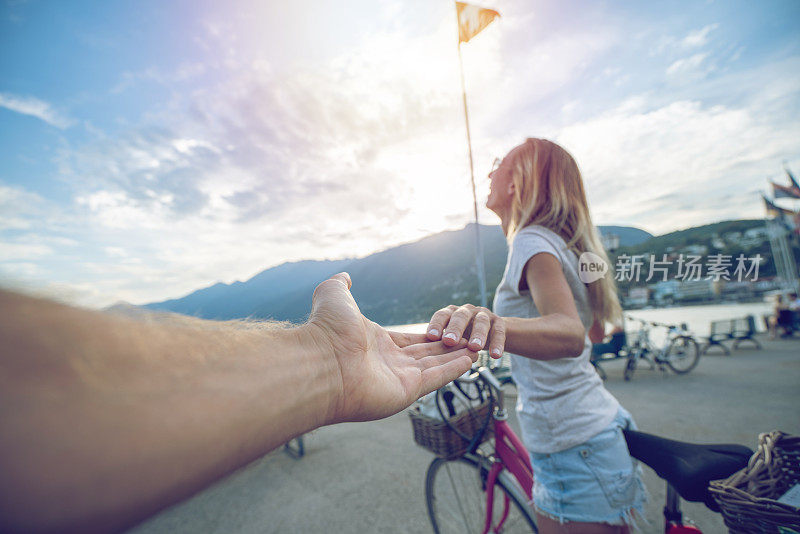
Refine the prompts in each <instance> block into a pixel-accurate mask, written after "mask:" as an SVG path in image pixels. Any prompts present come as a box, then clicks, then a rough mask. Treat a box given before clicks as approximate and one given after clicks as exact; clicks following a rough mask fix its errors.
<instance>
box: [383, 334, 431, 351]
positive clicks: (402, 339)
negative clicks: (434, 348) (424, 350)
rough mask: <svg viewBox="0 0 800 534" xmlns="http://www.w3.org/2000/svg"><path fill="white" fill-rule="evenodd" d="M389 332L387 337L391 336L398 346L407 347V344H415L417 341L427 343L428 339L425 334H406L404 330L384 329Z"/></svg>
mask: <svg viewBox="0 0 800 534" xmlns="http://www.w3.org/2000/svg"><path fill="white" fill-rule="evenodd" d="M386 332H387V333H388V334H389V337H391V338H392V341H394V343H395V345H397V346H398V347H400V348H403V347H408V346H409V345H416V344H417V343H427V342H429V341H430V340H429V339H428V336H427V335H426V334H408V333H405V332H392V331H390V330H387V331H386Z"/></svg>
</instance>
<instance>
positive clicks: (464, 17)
mask: <svg viewBox="0 0 800 534" xmlns="http://www.w3.org/2000/svg"><path fill="white" fill-rule="evenodd" d="M456 13H457V15H458V41H459V42H461V43H466V42H467V41H469V40H470V39H472V38H473V37H475V36H476V35H478V34H479V33H480V32H481V30H483V29H484V28H485V27H486V26H488V25H489V24H491V22H492V21H493V20H494V18H495V17H499V16H500V13H498V12H497V11H495V10H494V9H486V8H483V7H478V6H473V5H471V4H465V3H464V2H456Z"/></svg>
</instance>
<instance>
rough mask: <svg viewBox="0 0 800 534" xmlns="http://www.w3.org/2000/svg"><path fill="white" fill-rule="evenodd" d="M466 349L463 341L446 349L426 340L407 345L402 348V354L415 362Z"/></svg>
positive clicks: (441, 345)
mask: <svg viewBox="0 0 800 534" xmlns="http://www.w3.org/2000/svg"><path fill="white" fill-rule="evenodd" d="M466 347H467V342H466V341H465V340H463V339H462V340H461V341H460V342H459V343H457V344H456V345H454V346H452V347H448V346H447V345H445V344H444V343H431V342H430V341H428V340H427V339H426V340H424V342H422V343H417V344H414V345H407V346H406V347H404V348H403V353H405V354H406V355H408V356H410V357H412V358H414V359H415V360H419V359H421V358H425V357H426V356H435V355H438V354H450V353H452V352H455V351H457V350H460V349H463V348H466Z"/></svg>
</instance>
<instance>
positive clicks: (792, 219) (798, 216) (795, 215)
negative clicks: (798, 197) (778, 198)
mask: <svg viewBox="0 0 800 534" xmlns="http://www.w3.org/2000/svg"><path fill="white" fill-rule="evenodd" d="M761 198H763V199H764V207H765V208H766V210H767V215H769V216H770V217H773V218H775V219H776V220H777V221H778V222H779V223H781V224H782V225H783V226H784V227H785V228H786V229H787V230H789V231H790V232H794V233H796V234H800V211H797V212H795V211H792V210H788V209H786V208H782V207H780V206H778V205H777V204H775V203H774V202H772V201H771V200H770V199H768V198H767V197H765V196H764V195H761Z"/></svg>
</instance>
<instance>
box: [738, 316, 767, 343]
mask: <svg viewBox="0 0 800 534" xmlns="http://www.w3.org/2000/svg"><path fill="white" fill-rule="evenodd" d="M731 330H732V332H731V339H733V348H734V349H735V348H738V347H739V343H742V342H744V341H749V342H750V343H752V344H753V345H755V346H756V348H757V349H758V350H761V343H759V342H758V340H757V339H756V338H755V337H753V336H755V335H756V334H757V333H758V331H757V330H756V318H755V317H753V316H752V315H748V316H747V317H743V318H741V319H734V320H733V327H732V328H731Z"/></svg>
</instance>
